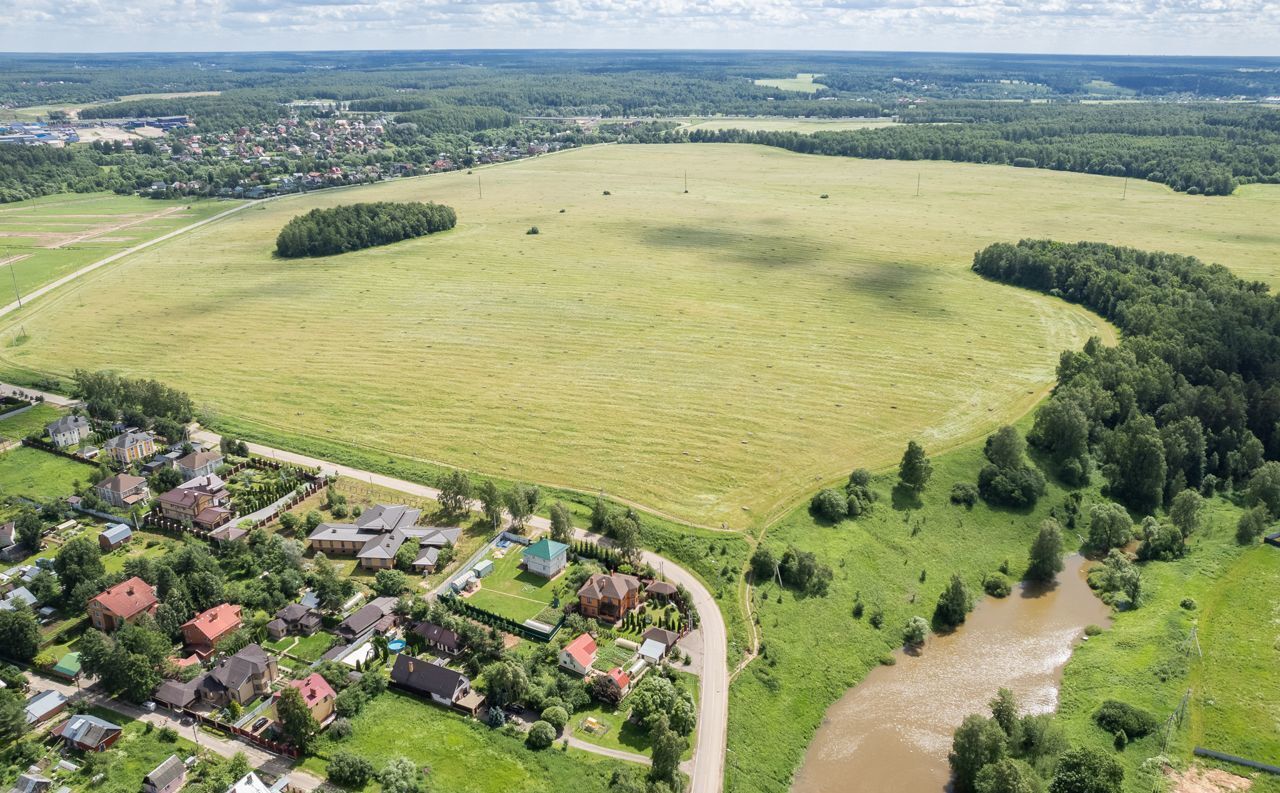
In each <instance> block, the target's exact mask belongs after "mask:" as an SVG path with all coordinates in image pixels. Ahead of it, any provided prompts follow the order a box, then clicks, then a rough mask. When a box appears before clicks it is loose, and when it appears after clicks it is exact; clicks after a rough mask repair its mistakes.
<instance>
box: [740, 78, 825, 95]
mask: <svg viewBox="0 0 1280 793" xmlns="http://www.w3.org/2000/svg"><path fill="white" fill-rule="evenodd" d="M821 76H822V75H820V74H804V73H801V74H797V75H796V76H795V77H780V78H765V79H762V80H756V85H760V86H764V87H765V88H778V89H780V90H783V91H799V92H801V93H805V94H816V93H817V92H818V90H819V89H822V88H826V86H825V85H823V84H822V83H819V82H814V81H815V80H816V79H817V78H819V77H821Z"/></svg>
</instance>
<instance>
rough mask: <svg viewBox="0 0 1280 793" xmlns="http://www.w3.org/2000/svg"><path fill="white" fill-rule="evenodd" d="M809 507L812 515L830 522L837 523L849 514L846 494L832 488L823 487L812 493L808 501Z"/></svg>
mask: <svg viewBox="0 0 1280 793" xmlns="http://www.w3.org/2000/svg"><path fill="white" fill-rule="evenodd" d="M809 509H810V511H812V512H813V514H814V515H816V516H818V517H819V518H822V519H823V520H825V521H829V522H831V523H839V522H840V521H842V520H844V519H845V518H846V517H847V516H848V514H849V499H848V496H846V495H844V494H842V493H841V492H840V491H838V490H836V489H834V488H830V487H828V488H824V489H823V490H819V491H818V492H817V493H815V494H814V496H813V500H812V501H810V502H809Z"/></svg>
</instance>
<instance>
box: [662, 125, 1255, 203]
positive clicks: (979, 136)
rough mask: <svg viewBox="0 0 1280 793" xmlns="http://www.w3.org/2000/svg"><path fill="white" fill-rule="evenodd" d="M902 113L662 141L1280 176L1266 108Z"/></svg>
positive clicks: (1195, 186) (1166, 175)
mask: <svg viewBox="0 0 1280 793" xmlns="http://www.w3.org/2000/svg"><path fill="white" fill-rule="evenodd" d="M902 120H903V121H906V122H908V123H906V124H901V125H895V126H893V127H887V128H881V129H873V130H859V131H852V132H820V133H816V134H802V133H797V132H760V131H745V130H720V131H714V130H694V131H693V132H690V133H687V134H684V133H679V132H673V133H667V134H664V135H661V136H657V138H656V140H659V141H668V140H681V139H688V140H690V141H692V142H695V143H725V142H729V143H760V144H764V145H767V146H777V147H780V148H784V149H788V150H790V151H796V152H802V153H806V154H825V155H834V156H845V157H870V158H876V159H893V160H952V161H959V162H978V163H1000V164H1004V165H1014V166H1020V167H1027V168H1049V169H1053V170H1058V171H1077V172H1082V173H1093V174H1104V175H1108V176H1131V177H1134V178H1137V179H1147V180H1149V181H1153V182H1162V183H1164V184H1167V185H1169V186H1170V187H1172V188H1173V189H1174V190H1178V191H1182V192H1187V193H1201V194H1204V195H1229V194H1230V193H1231V192H1233V191H1234V190H1235V188H1236V186H1237V185H1240V184H1247V183H1251V182H1268V183H1280V113H1277V112H1275V111H1274V110H1272V109H1269V108H1265V107H1256V106H1234V107H1222V106H1216V105H1194V106H1183V105H1157V104H1153V105H1110V106H1106V105H1078V104H1077V105H1035V104H1028V105H1021V104H1012V105H1010V104H1004V103H985V104H981V103H973V102H966V103H954V104H952V103H938V104H934V105H924V106H921V107H918V108H914V109H912V110H910V111H906V112H904V113H903V115H902Z"/></svg>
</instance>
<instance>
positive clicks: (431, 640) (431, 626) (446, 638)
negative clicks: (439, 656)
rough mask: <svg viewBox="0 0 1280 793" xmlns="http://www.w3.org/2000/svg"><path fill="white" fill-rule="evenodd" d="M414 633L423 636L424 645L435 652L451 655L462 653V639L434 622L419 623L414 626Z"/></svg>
mask: <svg viewBox="0 0 1280 793" xmlns="http://www.w3.org/2000/svg"><path fill="white" fill-rule="evenodd" d="M413 632H414V633H416V634H417V635H419V636H421V637H422V641H423V643H424V644H426V646H428V647H430V648H431V649H433V650H438V651H440V652H442V653H448V654H449V655H457V654H458V653H460V652H462V637H461V636H459V635H458V634H457V633H455V632H454V631H451V630H449V629H448V628H442V627H441V626H439V625H436V624H435V623H434V622H419V623H418V624H417V625H414V626H413Z"/></svg>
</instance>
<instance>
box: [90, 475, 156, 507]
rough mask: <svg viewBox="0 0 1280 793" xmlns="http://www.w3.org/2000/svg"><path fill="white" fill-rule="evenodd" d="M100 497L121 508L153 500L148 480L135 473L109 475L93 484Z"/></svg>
mask: <svg viewBox="0 0 1280 793" xmlns="http://www.w3.org/2000/svg"><path fill="white" fill-rule="evenodd" d="M93 491H94V492H95V493H97V494H98V498H100V499H102V500H103V501H105V502H107V503H108V504H110V505H111V506H113V507H117V508H119V509H132V508H133V507H135V506H141V505H143V504H146V503H147V502H148V501H150V500H151V490H150V489H149V488H148V487H147V480H145V479H143V478H142V477H140V476H134V475H133V474H116V475H115V476H108V477H107V478H106V479H103V480H102V481H101V482H99V483H98V484H96V485H94V486H93Z"/></svg>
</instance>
